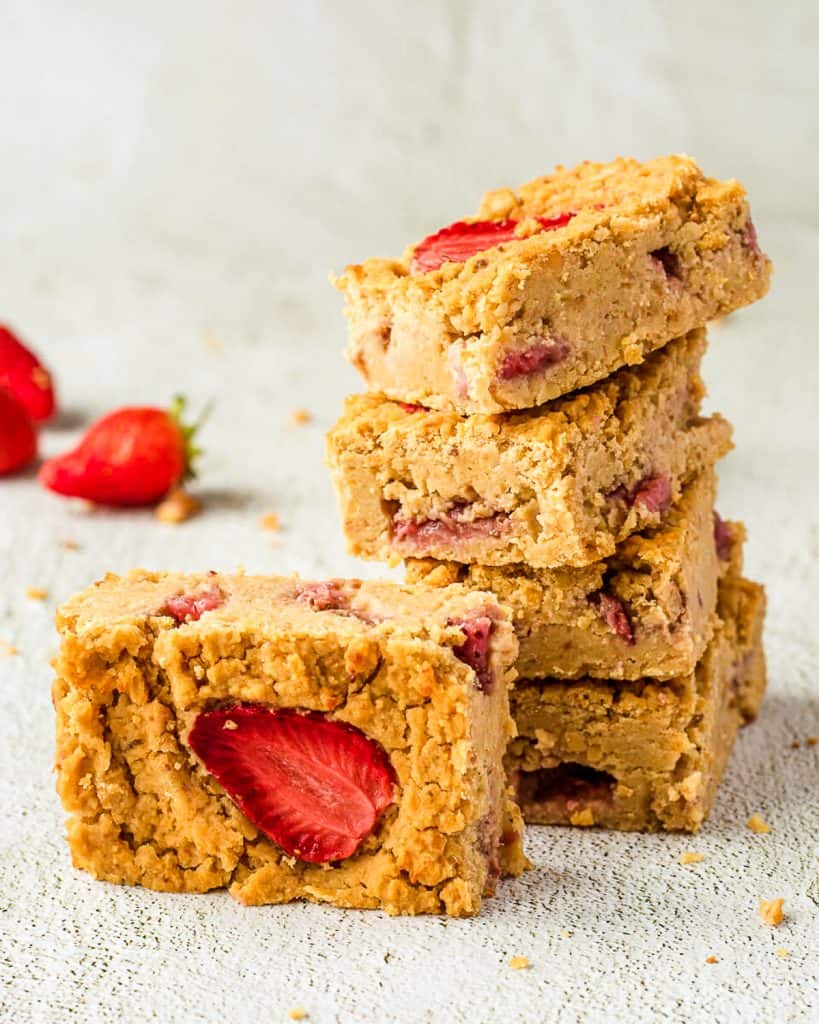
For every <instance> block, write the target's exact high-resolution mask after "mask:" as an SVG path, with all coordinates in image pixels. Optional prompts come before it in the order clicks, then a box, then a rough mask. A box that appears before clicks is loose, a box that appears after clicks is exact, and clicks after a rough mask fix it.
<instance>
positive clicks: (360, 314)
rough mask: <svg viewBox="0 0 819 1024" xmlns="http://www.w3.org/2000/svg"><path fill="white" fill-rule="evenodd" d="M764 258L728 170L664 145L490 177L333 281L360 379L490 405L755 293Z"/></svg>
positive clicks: (569, 385) (434, 402)
mask: <svg viewBox="0 0 819 1024" xmlns="http://www.w3.org/2000/svg"><path fill="white" fill-rule="evenodd" d="M770 272H771V265H770V261H769V260H768V259H767V257H766V256H765V255H764V254H763V253H762V251H761V250H760V248H759V244H758V242H757V236H756V231H755V230H754V225H753V222H752V221H751V215H750V211H749V208H748V203H747V200H746V197H745V192H744V190H743V188H742V186H741V185H740V184H739V183H738V182H737V181H734V180H729V181H718V180H716V179H714V178H708V177H706V176H705V175H704V174H703V173H702V171H701V170H700V169H699V167H698V166H697V164H696V163H695V162H694V160H692V159H691V158H689V157H687V156H668V157H662V158H660V159H656V160H649V161H647V162H646V163H638V162H637V161H636V160H630V159H618V160H614V161H612V162H611V163H607V164H596V163H589V162H585V163H582V164H580V165H578V166H577V167H575V168H573V169H571V170H568V169H566V168H563V167H558V168H557V170H556V171H555V172H554V173H553V174H550V175H547V176H545V177H542V178H537V179H535V180H534V181H531V182H529V183H528V184H527V185H523V186H522V187H520V188H518V189H516V190H514V191H513V190H511V189H500V190H497V191H494V192H489V193H487V194H486V195H485V196H484V199H483V202H482V203H481V205H480V207H479V209H478V213H477V217H476V218H473V219H469V220H466V221H460V222H458V223H456V224H453V225H451V226H449V227H448V228H444V229H443V230H441V231H438V232H437V233H435V234H434V235H431V236H430V237H429V238H427V239H425V240H424V241H422V242H420V243H419V244H417V245H414V246H410V247H409V248H408V249H407V251H406V252H405V253H404V255H403V257H402V258H401V259H400V260H388V259H370V260H367V261H366V262H365V263H363V264H361V265H358V266H350V267H347V268H346V270H345V271H344V273H343V274H342V275H341V277H339V278H338V279H337V280H336V281H335V282H334V283H335V284H336V286H337V287H338V288H339V289H340V290H341V291H342V292H343V293H344V295H345V298H346V309H345V312H346V315H347V318H348V321H349V346H348V350H347V355H348V358H349V359H350V361H351V362H352V363H353V365H354V366H356V367H357V369H358V370H359V371H360V372H361V374H362V376H363V377H364V380H365V381H366V383H367V387H368V388H369V389H370V390H371V391H379V392H382V393H383V394H385V395H387V396H388V397H390V398H394V399H398V400H401V401H406V402H417V403H420V404H422V405H425V406H428V407H431V408H435V409H454V410H456V411H457V412H460V413H494V412H503V411H505V410H509V409H523V408H530V407H532V406H535V405H539V404H541V403H542V402H546V401H549V400H551V399H553V398H557V397H559V396H560V395H564V394H568V393H569V392H571V391H575V390H577V389H578V388H580V387H585V386H586V385H588V384H592V383H594V382H595V381H598V380H601V379H602V378H603V377H606V376H608V375H609V374H611V373H613V372H614V371H615V370H617V369H619V368H620V367H621V366H625V365H629V364H637V363H640V362H641V361H642V360H643V359H644V358H645V357H646V356H647V355H648V354H649V353H650V352H652V351H653V350H655V349H657V348H659V347H660V346H662V345H664V344H666V343H667V342H668V341H670V340H671V339H672V338H676V337H679V336H681V335H683V334H685V333H687V332H688V331H690V330H692V329H694V328H697V327H702V326H703V325H704V324H705V323H707V322H708V321H709V320H712V319H715V318H717V317H720V316H723V315H725V314H726V313H729V312H731V311H732V310H735V309H737V308H739V307H740V306H745V305H747V304H749V303H751V302H754V301H756V300H757V299H760V298H762V296H763V295H764V294H765V292H766V291H767V289H768V284H769V279H770Z"/></svg>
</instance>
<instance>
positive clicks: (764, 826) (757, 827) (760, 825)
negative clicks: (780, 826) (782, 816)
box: [748, 814, 771, 835]
mask: <svg viewBox="0 0 819 1024" xmlns="http://www.w3.org/2000/svg"><path fill="white" fill-rule="evenodd" d="M748 828H749V829H750V830H751V831H752V832H756V833H758V834H760V835H763V834H764V833H766V832H770V831H771V826H770V825H769V824H768V823H767V822H766V821H764V820H763V819H762V816H761V815H759V814H752V815H751V817H750V818H749V819H748Z"/></svg>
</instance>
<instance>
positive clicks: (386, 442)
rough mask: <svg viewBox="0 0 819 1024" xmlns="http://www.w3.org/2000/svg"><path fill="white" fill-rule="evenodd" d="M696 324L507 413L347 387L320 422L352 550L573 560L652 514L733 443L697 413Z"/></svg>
mask: <svg viewBox="0 0 819 1024" xmlns="http://www.w3.org/2000/svg"><path fill="white" fill-rule="evenodd" d="M704 345H705V339H704V335H703V334H702V333H701V332H695V333H694V334H692V335H689V336H687V337H686V338H683V339H679V340H678V341H676V342H674V343H673V344H672V345H669V346H667V347H666V349H664V350H663V351H662V352H661V353H657V354H656V355H655V356H653V357H652V358H651V359H650V360H649V361H647V363H646V364H645V365H644V366H643V367H641V368H640V369H639V370H635V371H631V370H625V371H621V372H620V373H619V374H616V375H615V376H614V377H612V378H611V379H609V380H607V381H604V382H602V383H601V384H599V385H597V386H595V387H594V388H590V389H589V390H587V391H586V392H581V393H580V394H578V395H576V396H573V397H571V398H569V399H562V400H559V401H558V402H555V403H552V404H550V405H547V406H544V407H543V408H542V409H541V410H533V411H531V412H528V413H520V414H514V415H510V416H507V417H483V416H474V417H466V418H462V417H458V416H455V415H453V414H447V413H434V412H423V411H418V410H413V409H411V408H409V409H408V408H404V407H402V406H400V405H399V404H397V403H393V402H390V401H386V400H383V399H380V398H379V397H377V396H369V395H366V396H355V397H353V398H352V399H348V402H347V408H346V413H345V415H344V416H343V417H342V419H341V420H340V421H339V423H338V424H337V425H336V427H335V428H334V429H333V430H332V431H331V432H330V434H329V435H328V463H329V466H330V468H331V472H332V475H333V479H334V482H335V485H336V491H337V494H338V499H339V506H340V511H341V517H342V524H343V528H344V531H345V534H346V536H347V540H348V544H349V547H350V550H351V551H352V553H354V554H357V555H360V556H363V557H365V558H374V559H381V560H385V561H396V560H397V559H399V558H401V557H434V558H437V559H441V560H451V561H456V562H463V563H467V562H472V563H479V564H483V565H506V564H513V563H516V562H526V563H528V564H530V565H533V566H536V567H554V566H560V565H571V566H582V565H586V564H589V563H590V562H594V561H596V560H598V559H600V558H603V557H607V556H608V555H610V554H612V553H613V551H614V548H615V545H616V543H617V542H618V541H619V540H621V539H623V538H624V537H626V536H628V535H629V534H630V533H632V532H634V531H636V530H640V529H644V528H646V527H648V526H651V525H654V524H657V523H658V522H659V521H660V517H661V513H662V511H663V510H664V509H665V508H667V507H668V506H669V505H670V504H671V503H673V502H674V501H675V500H677V499H678V498H679V496H680V494H681V491H682V487H683V485H684V484H685V483H686V482H687V481H688V480H689V479H692V478H693V477H694V476H696V474H697V473H699V472H701V471H702V470H704V469H705V468H707V467H708V466H710V465H712V464H713V463H714V462H715V461H716V460H717V459H718V458H720V457H721V456H722V455H724V454H725V453H726V451H727V450H729V448H730V446H731V442H730V426H729V425H728V424H727V423H726V422H725V421H724V420H722V419H721V418H720V417H718V416H715V417H711V418H710V419H700V418H698V417H697V415H696V413H697V410H698V408H699V404H700V401H701V398H702V393H703V388H702V383H701V381H700V378H699V376H698V366H699V362H700V359H701V356H702V352H703V349H704Z"/></svg>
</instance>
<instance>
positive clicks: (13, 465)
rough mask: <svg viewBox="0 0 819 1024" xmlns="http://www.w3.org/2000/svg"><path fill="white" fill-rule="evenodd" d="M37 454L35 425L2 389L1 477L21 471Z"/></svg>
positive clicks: (0, 393) (0, 394)
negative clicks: (17, 470)
mask: <svg viewBox="0 0 819 1024" xmlns="http://www.w3.org/2000/svg"><path fill="white" fill-rule="evenodd" d="M36 454H37V434H36V433H35V431H34V424H33V423H32V422H31V419H30V417H29V415H28V413H27V412H26V410H25V409H24V408H23V406H22V405H20V403H19V402H18V401H17V399H16V398H14V397H13V396H12V395H11V394H10V393H9V392H8V391H6V390H5V389H4V388H2V387H0V476H5V475H6V474H8V473H13V472H14V471H15V470H16V469H21V468H22V467H23V466H25V464H26V463H27V462H30V461H31V460H32V459H33V458H34V456H35V455H36Z"/></svg>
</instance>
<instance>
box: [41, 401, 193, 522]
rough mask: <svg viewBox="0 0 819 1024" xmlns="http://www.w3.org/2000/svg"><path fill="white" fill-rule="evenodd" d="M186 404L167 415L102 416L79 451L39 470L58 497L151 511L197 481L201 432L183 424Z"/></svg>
mask: <svg viewBox="0 0 819 1024" xmlns="http://www.w3.org/2000/svg"><path fill="white" fill-rule="evenodd" d="M184 404H185V403H184V400H183V399H181V398H179V399H176V401H175V402H174V405H173V407H172V408H171V410H170V411H169V412H167V411H165V410H164V409H153V408H126V409H119V410H117V412H112V413H109V414H108V415H107V416H103V418H102V419H101V420H97V422H96V423H95V424H94V425H93V426H92V427H91V428H90V430H89V431H88V433H87V434H86V435H85V437H84V438H83V439H82V440H81V441H80V443H79V444H78V445H77V447H76V448H75V449H74V450H73V451H70V452H67V453H66V454H65V455H60V456H58V457H57V458H56V459H49V461H48V462H46V463H44V464H43V466H42V468H41V469H40V474H39V478H40V482H41V483H42V484H43V485H44V486H45V487H47V488H48V489H49V490H51V491H56V492H57V494H65V495H66V496H67V497H70V498H85V499H86V500H87V501H94V502H97V503H98V504H100V505H150V504H152V503H153V502H156V501H159V500H160V498H163V497H164V496H165V495H166V494H167V493H168V491H169V490H170V489H171V488H172V487H174V486H175V485H176V484H178V483H179V482H180V481H181V480H184V479H187V478H188V477H191V476H193V475H194V472H193V468H192V462H193V460H194V459H195V457H196V456H197V455H198V454H199V451H198V449H196V448H194V447H193V436H194V434H195V432H196V429H197V427H196V426H192V427H191V426H185V425H184V424H183V423H182V419H181V417H182V412H183V409H184Z"/></svg>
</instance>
